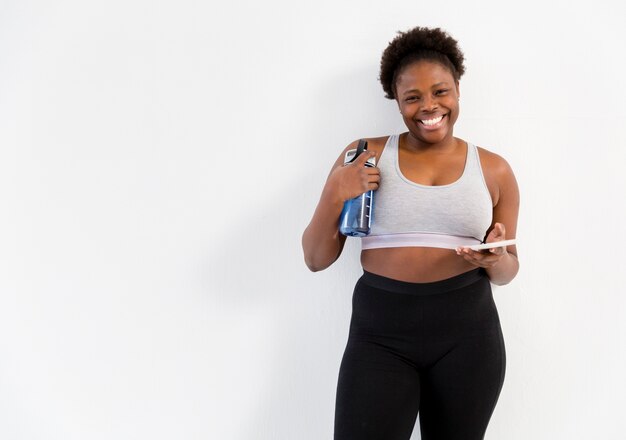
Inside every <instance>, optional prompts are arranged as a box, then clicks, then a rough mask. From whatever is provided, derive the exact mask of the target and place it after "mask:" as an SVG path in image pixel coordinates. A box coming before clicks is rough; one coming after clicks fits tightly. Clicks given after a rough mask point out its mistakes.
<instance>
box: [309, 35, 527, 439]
mask: <svg viewBox="0 0 626 440" xmlns="http://www.w3.org/2000/svg"><path fill="white" fill-rule="evenodd" d="M463 61H464V56H463V53H462V52H461V50H460V49H459V47H458V44H457V41H456V40H454V39H453V38H452V37H451V36H450V35H448V34H447V33H446V32H444V31H442V30H441V29H439V28H437V29H429V28H423V27H417V28H414V29H411V30H410V31H408V32H400V33H399V35H398V36H397V37H396V38H395V39H394V40H393V41H392V42H391V43H390V44H389V46H388V47H387V48H386V49H385V51H384V53H383V56H382V60H381V70H380V81H381V83H382V86H383V90H384V91H385V93H386V97H387V98H389V99H394V100H395V101H396V103H397V105H398V109H399V111H400V113H401V114H402V118H403V120H404V124H405V125H406V128H407V131H406V132H403V133H398V134H392V135H390V136H383V137H374V138H366V139H365V140H367V142H368V144H369V150H368V151H367V152H366V153H364V154H363V155H362V157H360V158H358V159H357V160H355V161H353V162H351V163H349V164H346V165H344V163H343V158H344V156H345V154H346V153H347V152H348V150H350V149H354V148H356V145H357V143H358V141H355V142H352V143H351V144H350V145H348V146H347V147H346V148H345V149H344V150H343V151H342V152H341V154H340V155H339V157H338V158H337V161H336V162H335V164H334V166H333V167H332V169H331V171H330V174H329V176H328V179H327V181H326V184H325V186H324V189H323V191H322V196H321V198H320V201H319V203H318V206H317V208H316V210H315V213H314V214H313V218H312V219H311V222H310V223H309V225H308V227H307V228H306V230H305V231H304V234H303V236H302V246H303V250H304V259H305V262H306V264H307V266H308V267H309V268H310V269H311V270H312V271H318V270H323V269H325V268H327V267H328V266H330V265H331V264H333V262H334V261H335V260H336V259H337V258H338V257H339V256H340V254H341V252H342V249H343V246H344V243H345V240H346V237H345V236H343V235H341V234H339V232H338V228H337V223H338V218H339V215H340V213H341V210H342V207H343V204H344V202H345V201H347V200H350V199H352V198H354V197H357V196H359V195H360V194H362V193H363V192H365V191H370V190H375V193H374V195H375V206H374V215H373V219H374V220H373V222H372V225H371V229H370V233H369V235H367V236H365V237H362V238H361V247H362V251H361V264H362V266H363V276H361V278H360V279H359V280H358V282H357V284H356V286H355V289H354V293H353V303H352V304H353V309H352V319H351V322H350V333H349V338H348V342H347V345H346V350H345V353H344V356H343V359H342V363H341V368H340V371H339V381H338V384H337V396H336V408H335V439H336V440H338V439H342V440H343V439H360V440H365V439H381V438H384V439H389V440H400V439H403V440H408V439H409V438H410V436H411V433H412V431H413V427H414V424H415V420H416V418H417V416H418V414H419V417H420V430H421V434H422V439H423V440H434V439H436V440H447V439H463V440H473V439H476V440H478V439H482V438H483V437H484V434H485V431H486V429H487V425H488V423H489V420H490V418H491V414H492V413H493V410H494V408H495V405H496V403H497V400H498V397H499V395H500V390H501V389H502V385H503V382H504V373H505V364H506V355H505V347H504V339H503V335H502V330H501V327H500V319H499V316H498V312H497V309H496V305H495V303H494V301H493V295H492V291H491V284H490V282H491V283H494V284H499V285H502V284H507V283H509V282H510V281H511V280H512V279H513V278H514V277H515V275H516V274H517V271H518V269H519V263H518V259H517V249H516V247H515V245H511V246H507V247H504V246H502V247H495V246H494V247H493V248H491V249H486V250H481V251H473V250H471V249H469V246H472V245H476V244H479V243H493V242H497V241H503V240H506V239H508V238H514V237H515V233H516V228H517V217H518V211H519V190H518V187H517V182H516V179H515V176H514V174H513V171H512V170H511V167H510V166H509V165H508V163H507V162H506V160H504V159H503V158H502V157H501V156H499V155H498V154H496V153H493V152H490V151H488V150H486V149H485V148H482V147H478V146H476V145H474V144H473V143H471V142H469V141H465V140H463V139H461V138H458V137H455V136H454V135H453V129H454V124H455V123H456V121H457V119H458V118H459V113H460V105H459V98H460V85H459V80H460V78H461V76H462V75H463V73H464V72H465V67H464V65H463ZM372 156H376V158H377V161H376V162H377V166H376V167H366V166H364V165H365V162H366V160H367V159H370V158H371V157H372ZM505 225H506V228H505Z"/></svg>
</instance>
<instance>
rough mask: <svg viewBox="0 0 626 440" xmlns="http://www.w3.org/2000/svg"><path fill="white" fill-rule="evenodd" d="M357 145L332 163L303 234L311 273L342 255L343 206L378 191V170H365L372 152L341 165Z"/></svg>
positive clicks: (344, 238) (348, 147)
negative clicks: (372, 191)
mask: <svg viewBox="0 0 626 440" xmlns="http://www.w3.org/2000/svg"><path fill="white" fill-rule="evenodd" d="M357 143H358V141H355V142H352V143H351V144H350V145H348V146H347V147H346V148H345V149H344V150H343V152H342V153H341V155H340V156H339V157H338V158H337V160H336V161H335V164H334V165H333V168H332V169H331V171H330V173H329V175H328V178H327V179H326V184H325V185H324V189H323V190H322V195H321V197H320V200H319V202H318V204H317V208H315V213H314V214H313V218H312V219H311V222H310V223H309V225H308V226H307V228H306V229H305V230H304V233H303V234H302V249H303V250H304V262H305V263H306V265H307V267H308V268H309V269H310V270H311V271H313V272H317V271H320V270H324V269H326V268H327V267H329V266H330V265H331V264H333V263H334V262H335V261H336V260H337V258H339V255H341V251H342V250H343V245H344V243H345V241H346V237H345V235H342V234H340V233H339V215H340V214H341V210H342V209H343V204H344V202H345V201H346V200H349V199H352V198H354V197H357V196H359V195H361V194H363V193H364V192H366V191H369V190H376V189H378V183H379V181H380V174H379V170H378V168H376V167H366V166H365V161H367V159H369V158H370V157H372V156H374V155H375V153H374V152H373V151H371V150H369V151H366V152H364V153H363V154H361V155H360V156H359V157H358V158H357V159H356V160H355V161H354V162H352V163H350V164H348V165H345V166H344V165H343V160H344V156H345V153H346V152H347V151H348V150H350V149H354V148H356V145H357Z"/></svg>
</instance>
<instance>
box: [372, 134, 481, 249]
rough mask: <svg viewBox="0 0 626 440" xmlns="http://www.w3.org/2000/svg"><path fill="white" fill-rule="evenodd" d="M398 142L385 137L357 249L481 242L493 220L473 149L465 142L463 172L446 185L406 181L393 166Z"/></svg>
mask: <svg viewBox="0 0 626 440" xmlns="http://www.w3.org/2000/svg"><path fill="white" fill-rule="evenodd" d="M398 139H399V135H397V134H394V135H391V136H390V137H389V139H387V143H386V144H385V148H384V149H383V152H382V154H381V155H380V158H379V160H378V164H377V166H378V168H379V169H380V177H381V182H380V186H379V188H378V190H376V192H375V193H374V214H373V216H372V226H371V231H370V235H368V236H365V237H362V238H361V247H362V249H374V248H386V247H404V246H426V247H437V248H448V249H454V248H456V247H457V246H471V245H474V244H479V243H482V242H483V240H484V238H485V236H486V233H487V229H489V226H491V221H492V213H493V207H492V200H491V195H490V193H489V189H488V188H487V183H486V182H485V177H484V175H483V172H482V168H481V166H480V158H479V156H478V149H477V148H476V146H475V145H473V144H471V143H469V142H467V155H466V159H465V168H464V169H463V174H462V175H461V177H460V178H459V179H458V180H457V181H456V182H453V183H450V184H448V185H439V186H428V185H421V184H419V183H415V182H412V181H410V180H409V179H407V178H406V177H405V176H404V175H403V174H402V172H401V171H400V166H399V164H398Z"/></svg>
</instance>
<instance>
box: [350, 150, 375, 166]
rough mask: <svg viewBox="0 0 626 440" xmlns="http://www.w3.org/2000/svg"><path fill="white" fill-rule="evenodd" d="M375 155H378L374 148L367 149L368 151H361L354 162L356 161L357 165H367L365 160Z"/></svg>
mask: <svg viewBox="0 0 626 440" xmlns="http://www.w3.org/2000/svg"><path fill="white" fill-rule="evenodd" d="M374 156H376V152H375V151H373V150H366V151H364V152H363V153H361V154H360V155H359V157H357V158H356V160H355V161H354V162H353V163H354V164H355V165H361V166H363V165H365V162H367V160H368V159H369V158H370V157H374Z"/></svg>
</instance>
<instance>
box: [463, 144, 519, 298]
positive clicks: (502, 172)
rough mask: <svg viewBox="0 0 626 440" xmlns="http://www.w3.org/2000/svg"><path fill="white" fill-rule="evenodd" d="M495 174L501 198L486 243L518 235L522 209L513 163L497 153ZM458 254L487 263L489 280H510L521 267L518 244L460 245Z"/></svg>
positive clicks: (467, 258) (476, 262)
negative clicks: (478, 248) (475, 247)
mask: <svg viewBox="0 0 626 440" xmlns="http://www.w3.org/2000/svg"><path fill="white" fill-rule="evenodd" d="M497 157H498V160H497V166H496V167H495V172H494V175H495V177H496V181H497V182H498V201H497V203H496V205H495V206H494V208H493V218H492V224H491V227H490V228H489V233H488V235H487V238H486V239H485V243H492V242H494V241H502V240H509V239H512V238H516V236H515V234H516V231H517V217H518V213H519V201H520V196H519V188H518V186H517V180H516V179H515V175H514V174H513V170H512V169H511V166H510V165H509V164H508V162H507V161H506V160H504V158H502V157H500V156H497ZM457 254H458V255H462V256H463V258H465V259H466V260H467V261H469V262H470V263H472V264H475V265H476V266H480V267H484V268H485V271H486V272H487V275H488V276H489V280H490V281H491V282H492V283H493V284H496V285H498V286H502V285H504V284H508V283H510V282H511V280H512V279H513V278H515V276H516V275H517V272H518V271H519V261H518V259H517V247H516V246H515V245H511V246H506V247H496V248H493V249H485V250H483V251H473V250H471V249H469V248H466V247H460V248H457Z"/></svg>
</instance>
